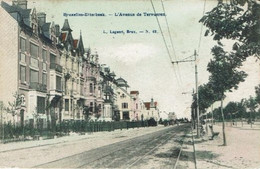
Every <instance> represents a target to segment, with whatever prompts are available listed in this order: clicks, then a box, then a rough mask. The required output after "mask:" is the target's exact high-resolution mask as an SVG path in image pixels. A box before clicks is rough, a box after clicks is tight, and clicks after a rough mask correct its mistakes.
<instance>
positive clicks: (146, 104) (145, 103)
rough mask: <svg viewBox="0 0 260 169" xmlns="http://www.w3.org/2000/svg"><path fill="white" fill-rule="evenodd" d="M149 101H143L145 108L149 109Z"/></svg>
mask: <svg viewBox="0 0 260 169" xmlns="http://www.w3.org/2000/svg"><path fill="white" fill-rule="evenodd" d="M150 104H151V103H150V102H144V105H145V107H146V109H147V110H150Z"/></svg>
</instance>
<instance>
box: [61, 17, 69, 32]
mask: <svg viewBox="0 0 260 169" xmlns="http://www.w3.org/2000/svg"><path fill="white" fill-rule="evenodd" d="M61 30H62V31H72V29H70V25H69V20H68V19H65V21H64V24H63V27H62V28H61Z"/></svg>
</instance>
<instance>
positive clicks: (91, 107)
mask: <svg viewBox="0 0 260 169" xmlns="http://www.w3.org/2000/svg"><path fill="white" fill-rule="evenodd" d="M93 109H94V108H93V102H90V106H89V111H90V112H93Z"/></svg>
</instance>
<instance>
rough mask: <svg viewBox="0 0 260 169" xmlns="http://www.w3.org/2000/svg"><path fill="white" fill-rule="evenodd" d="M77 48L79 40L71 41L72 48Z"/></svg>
mask: <svg viewBox="0 0 260 169" xmlns="http://www.w3.org/2000/svg"><path fill="white" fill-rule="evenodd" d="M78 46H79V40H78V39H74V40H73V48H75V49H77V48H78Z"/></svg>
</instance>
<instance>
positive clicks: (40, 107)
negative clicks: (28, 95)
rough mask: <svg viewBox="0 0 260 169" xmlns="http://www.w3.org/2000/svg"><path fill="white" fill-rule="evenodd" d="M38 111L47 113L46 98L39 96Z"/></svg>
mask: <svg viewBox="0 0 260 169" xmlns="http://www.w3.org/2000/svg"><path fill="white" fill-rule="evenodd" d="M37 113H42V114H44V113H45V98H44V97H39V96H37Z"/></svg>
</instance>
